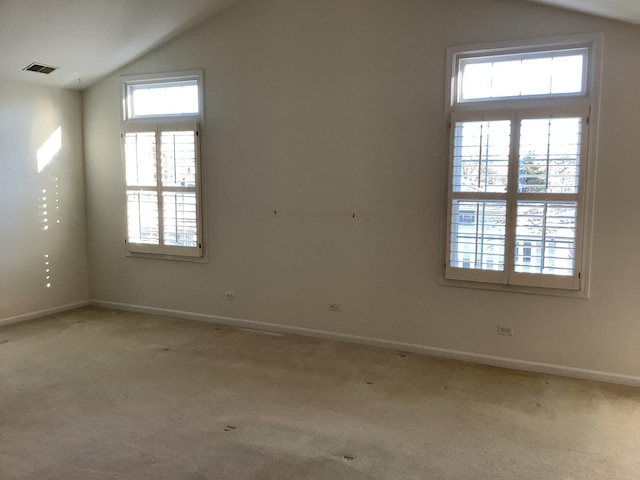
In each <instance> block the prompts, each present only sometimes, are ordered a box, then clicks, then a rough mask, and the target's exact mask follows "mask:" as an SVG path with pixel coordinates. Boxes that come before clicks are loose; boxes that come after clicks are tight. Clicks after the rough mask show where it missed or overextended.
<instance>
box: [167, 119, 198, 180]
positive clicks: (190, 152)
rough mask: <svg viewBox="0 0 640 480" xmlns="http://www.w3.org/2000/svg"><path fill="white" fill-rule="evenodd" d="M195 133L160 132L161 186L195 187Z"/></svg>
mask: <svg viewBox="0 0 640 480" xmlns="http://www.w3.org/2000/svg"><path fill="white" fill-rule="evenodd" d="M195 138H196V135H195V132H194V131H186V132H162V134H161V137H160V141H161V152H162V185H164V186H171V187H195V186H196V144H195Z"/></svg>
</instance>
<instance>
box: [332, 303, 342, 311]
mask: <svg viewBox="0 0 640 480" xmlns="http://www.w3.org/2000/svg"><path fill="white" fill-rule="evenodd" d="M329 310H331V311H332V312H339V311H340V304H339V303H330V304H329Z"/></svg>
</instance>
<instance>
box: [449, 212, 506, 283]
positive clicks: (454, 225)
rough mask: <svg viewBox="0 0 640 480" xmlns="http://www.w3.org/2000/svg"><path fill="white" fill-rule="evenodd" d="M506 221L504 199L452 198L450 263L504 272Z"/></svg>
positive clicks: (461, 266)
mask: <svg viewBox="0 0 640 480" xmlns="http://www.w3.org/2000/svg"><path fill="white" fill-rule="evenodd" d="M505 223H506V203H505V202H502V201H482V200H478V201H475V200H474V201H468V200H454V201H453V205H452V217H451V254H450V259H449V261H450V265H451V266H452V267H454V268H470V269H479V270H498V271H503V270H504V249H505Z"/></svg>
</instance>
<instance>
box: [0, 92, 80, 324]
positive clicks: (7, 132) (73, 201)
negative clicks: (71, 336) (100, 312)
mask: <svg viewBox="0 0 640 480" xmlns="http://www.w3.org/2000/svg"><path fill="white" fill-rule="evenodd" d="M58 128H60V136H59V138H60V139H61V145H60V146H61V148H60V150H59V151H57V152H55V151H52V152H51V153H52V154H53V153H55V155H53V156H52V155H49V157H50V162H49V163H48V164H47V165H46V166H44V158H45V157H44V156H43V154H44V153H45V151H41V156H40V159H41V165H40V166H41V167H42V170H41V171H40V172H39V171H38V170H39V166H38V150H39V149H40V148H41V147H42V146H43V145H44V144H45V143H46V142H47V140H48V139H49V138H50V137H51V135H52V134H53V133H54V132H55V131H56V130H57V129H58ZM54 138H55V137H54ZM52 144H54V145H55V144H56V142H55V141H54V142H53V143H52ZM85 217H86V216H85V193H84V168H83V155H82V97H81V94H80V93H78V92H71V91H65V90H60V89H57V88H47V87H37V86H29V85H19V84H14V83H0V225H1V227H0V321H2V320H7V319H10V318H13V317H19V316H21V315H25V314H32V313H33V312H38V311H43V310H49V309H55V308H58V307H61V306H64V305H69V304H74V303H76V302H82V301H87V299H88V287H87V278H88V273H87V249H86V228H85V220H86V218H85ZM47 262H48V263H47ZM47 270H49V271H47Z"/></svg>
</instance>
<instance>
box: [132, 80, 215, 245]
mask: <svg viewBox="0 0 640 480" xmlns="http://www.w3.org/2000/svg"><path fill="white" fill-rule="evenodd" d="M200 79H201V75H200V74H199V73H191V74H184V75H175V76H174V75H172V76H170V77H167V76H159V77H135V78H129V79H124V80H123V117H124V119H123V133H122V139H123V156H124V164H125V183H126V205H127V234H126V243H127V245H128V250H129V252H132V253H146V254H158V255H163V256H175V257H201V256H202V252H203V248H202V227H201V217H202V213H201V212H202V208H201V193H200V143H199V137H200V131H199V120H200V119H201V116H202V112H201V104H202V102H201V87H200V85H201V80H200Z"/></svg>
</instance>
